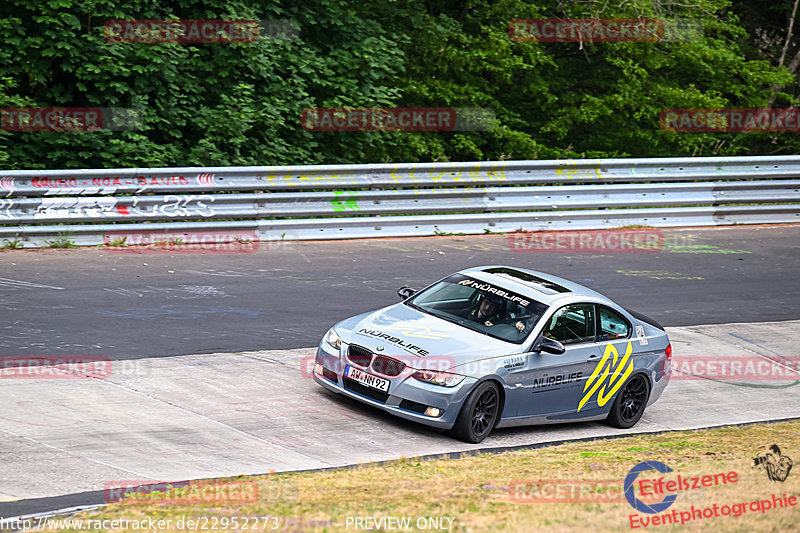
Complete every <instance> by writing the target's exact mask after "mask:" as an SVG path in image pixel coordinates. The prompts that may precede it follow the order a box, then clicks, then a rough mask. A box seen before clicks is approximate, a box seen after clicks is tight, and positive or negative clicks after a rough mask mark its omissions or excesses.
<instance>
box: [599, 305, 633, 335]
mask: <svg viewBox="0 0 800 533" xmlns="http://www.w3.org/2000/svg"><path fill="white" fill-rule="evenodd" d="M630 334H631V325H630V324H629V323H628V321H627V320H626V319H625V317H623V316H622V315H620V314H619V313H617V312H616V311H614V310H613V309H609V308H608V307H603V306H601V305H598V306H597V340H598V341H607V340H612V339H621V338H625V337H628V336H630Z"/></svg>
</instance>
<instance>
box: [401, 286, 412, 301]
mask: <svg viewBox="0 0 800 533" xmlns="http://www.w3.org/2000/svg"><path fill="white" fill-rule="evenodd" d="M415 294H417V291H416V290H414V289H412V288H411V287H400V288H399V289H397V295H398V296H399V297H400V299H401V300H408V299H409V298H411V297H412V296H414V295H415Z"/></svg>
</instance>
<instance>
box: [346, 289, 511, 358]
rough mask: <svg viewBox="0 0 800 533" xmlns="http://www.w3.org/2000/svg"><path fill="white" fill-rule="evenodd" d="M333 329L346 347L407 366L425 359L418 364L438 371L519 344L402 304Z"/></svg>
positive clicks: (358, 317)
mask: <svg viewBox="0 0 800 533" xmlns="http://www.w3.org/2000/svg"><path fill="white" fill-rule="evenodd" d="M336 329H337V330H338V331H339V333H340V335H342V340H343V341H345V342H347V343H349V344H358V345H361V346H364V347H365V348H369V349H370V350H372V351H373V352H374V353H377V354H385V355H390V356H392V357H397V358H399V359H401V360H402V361H404V362H406V363H407V364H409V365H411V366H414V365H415V364H417V363H416V361H417V360H422V359H425V360H427V361H426V362H425V363H422V362H421V361H420V362H419V364H420V365H421V366H422V367H425V368H428V367H431V360H432V359H435V360H436V362H435V364H434V365H433V366H434V367H436V368H439V369H441V370H445V369H452V368H454V367H457V366H458V365H462V364H464V363H469V362H474V361H477V360H481V359H485V358H487V357H496V356H501V355H507V354H512V353H519V352H521V351H522V345H519V344H514V343H509V342H505V341H502V340H499V339H495V338H493V337H490V336H488V335H485V334H483V333H480V332H477V331H472V330H470V329H468V328H465V327H463V326H460V325H458V324H454V323H452V322H448V321H447V320H443V319H441V318H437V317H435V316H433V315H429V314H426V313H423V312H420V311H417V310H416V309H414V308H412V307H409V306H407V305H404V304H402V303H401V304H396V305H392V306H389V307H384V308H383V309H378V310H377V311H373V312H371V313H366V314H363V315H358V316H355V317H352V318H350V319H348V320H345V321H343V322H342V323H340V324H339V325H338V326H337V328H336ZM419 367H420V366H417V367H415V368H419Z"/></svg>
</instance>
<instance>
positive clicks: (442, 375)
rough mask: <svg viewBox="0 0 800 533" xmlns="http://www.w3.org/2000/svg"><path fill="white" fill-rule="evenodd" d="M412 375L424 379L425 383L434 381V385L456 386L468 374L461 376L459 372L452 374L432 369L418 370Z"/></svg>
mask: <svg viewBox="0 0 800 533" xmlns="http://www.w3.org/2000/svg"><path fill="white" fill-rule="evenodd" d="M411 377H412V378H414V379H418V380H420V381H424V382H425V383H432V384H434V385H441V386H442V387H455V386H456V385H458V384H459V383H461V382H462V381H464V378H465V377H466V376H459V375H458V374H451V373H450V372H437V371H432V370H417V371H416V372H414V373H413V374H411Z"/></svg>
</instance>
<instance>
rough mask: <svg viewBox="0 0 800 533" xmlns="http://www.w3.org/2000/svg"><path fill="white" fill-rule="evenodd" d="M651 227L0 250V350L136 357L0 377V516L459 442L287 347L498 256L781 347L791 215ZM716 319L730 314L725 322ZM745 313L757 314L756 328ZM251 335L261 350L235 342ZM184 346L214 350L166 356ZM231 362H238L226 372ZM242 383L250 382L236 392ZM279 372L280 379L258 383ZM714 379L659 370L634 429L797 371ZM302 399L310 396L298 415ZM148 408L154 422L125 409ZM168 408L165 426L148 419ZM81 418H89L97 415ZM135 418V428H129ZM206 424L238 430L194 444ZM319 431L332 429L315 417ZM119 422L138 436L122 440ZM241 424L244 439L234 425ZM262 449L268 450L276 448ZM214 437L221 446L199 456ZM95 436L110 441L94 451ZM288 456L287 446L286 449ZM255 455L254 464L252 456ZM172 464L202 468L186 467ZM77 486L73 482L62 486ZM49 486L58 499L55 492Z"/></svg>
mask: <svg viewBox="0 0 800 533" xmlns="http://www.w3.org/2000/svg"><path fill="white" fill-rule="evenodd" d="M664 233H665V237H666V242H667V243H668V245H667V246H666V247H665V249H664V250H663V251H660V252H656V253H626V254H611V253H609V254H590V253H573V254H556V253H519V252H513V251H511V250H509V249H508V242H509V241H508V237H507V236H500V235H489V236H479V237H455V236H448V237H438V238H421V239H390V240H372V241H366V240H365V241H349V242H320V243H275V244H271V245H264V246H261V247H260V248H259V250H258V251H256V252H255V253H252V254H233V255H232V254H191V255H181V254H168V255H164V254H151V253H136V252H135V251H133V250H125V251H119V252H115V253H114V252H109V251H107V250H95V249H82V250H39V251H25V250H23V251H5V252H2V253H0V331H1V332H2V336H0V355H61V356H63V355H104V356H108V357H110V358H112V359H115V360H121V359H137V360H139V361H130V362H131V363H137V364H140V365H144V366H133V367H124V366H123V367H121V368H128V369H133V370H134V374H133V377H129V376H128V377H126V376H125V374H124V372H122V373H115V375H114V376H113V378H112V379H110V380H107V381H103V380H78V381H68V382H67V381H64V382H60V383H68V384H69V385H68V386H66V387H64V386H61V385H59V386H58V387H57V386H56V385H55V383H54V382H50V383H43V382H42V381H36V380H25V382H19V381H17V382H15V383H13V384H11V383H10V382H6V383H3V384H2V385H3V386H2V388H0V405H2V406H3V411H4V412H5V415H0V418H3V420H2V423H3V424H4V425H3V426H2V428H3V429H5V431H4V432H3V433H4V436H3V438H2V440H3V441H4V442H3V444H2V449H3V450H4V451H6V453H5V454H4V455H5V458H6V459H4V460H3V465H4V466H3V473H2V475H0V478H2V479H4V480H6V482H7V483H4V485H5V486H4V488H6V493H5V497H4V498H3V497H0V499H6V500H8V499H16V498H19V497H23V498H34V499H31V500H22V501H18V502H7V503H2V504H0V516H5V517H8V516H13V515H15V514H24V513H27V512H41V511H42V510H45V509H56V508H62V507H66V506H70V505H78V504H85V503H90V502H91V501H96V500H97V498H98V494H99V493H97V492H96V490H97V489H98V488H99V487H100V486H102V483H101V482H102V481H103V480H106V481H108V480H111V479H139V476H138V475H132V474H143V475H142V478H143V479H161V480H164V479H168V480H175V479H176V478H177V479H189V478H198V477H211V476H218V475H232V474H235V473H259V472H266V471H268V470H269V469H270V468H274V467H275V466H276V465H277V466H278V468H277V469H286V470H291V469H297V468H319V467H321V468H324V467H330V466H340V465H344V464H350V463H353V462H358V461H362V460H380V459H385V458H391V457H392V456H397V455H409V453H408V452H407V451H405V448H409V449H412V448H413V450H414V451H415V452H418V454H426V453H441V452H442V451H452V450H459V449H471V447H469V446H466V445H463V443H462V444H460V445H459V444H458V443H457V441H453V440H452V439H450V438H449V437H447V436H445V435H443V434H441V433H438V432H435V431H432V430H429V429H428V428H424V427H421V426H418V425H416V424H412V423H410V422H405V421H402V420H397V419H395V418H393V417H390V416H388V415H383V414H382V413H380V412H377V411H374V410H371V409H366V410H365V408H364V407H363V406H361V405H360V404H356V403H355V402H349V401H344V400H341V399H339V398H337V397H332V396H331V395H330V394H328V393H326V392H325V391H322V390H321V388H320V387H318V386H315V385H314V384H313V383H311V381H310V380H308V379H307V377H304V376H303V375H302V372H298V369H299V368H300V366H301V361H300V359H301V358H302V357H304V356H308V355H309V354H311V353H312V352H313V350H312V349H306V350H288V349H290V348H297V347H304V346H305V347H311V346H313V345H315V344H316V343H317V342H318V340H319V338H320V336H321V335H322V334H323V333H324V332H325V330H326V329H327V328H328V327H329V326H330V325H331V324H333V323H334V322H336V321H337V320H339V319H341V318H344V317H346V316H349V315H352V314H356V313H359V312H362V311H367V310H370V309H374V308H378V307H381V306H384V305H387V304H390V303H394V302H396V301H397V296H396V295H395V289H396V288H397V287H399V286H401V285H410V286H414V287H421V286H423V285H426V284H428V283H430V282H431V281H434V280H436V279H438V278H440V277H442V276H444V275H446V274H449V273H451V272H453V271H455V270H458V269H461V268H464V267H467V266H474V265H480V264H510V265H518V266H526V267H529V268H534V269H538V270H542V271H545V272H552V273H557V274H559V275H561V276H564V277H566V278H569V279H572V280H574V281H577V282H579V283H583V284H585V285H588V286H590V287H592V288H594V289H596V290H599V291H600V292H602V293H604V294H606V295H607V296H609V297H611V298H612V299H614V300H616V301H617V302H619V303H621V304H622V305H625V306H628V307H632V308H635V309H637V310H639V311H642V312H644V313H646V314H648V315H650V316H652V317H653V318H656V319H657V320H659V321H660V322H661V323H662V324H664V325H666V326H696V325H700V324H723V325H722V326H719V327H721V328H723V329H721V330H719V331H716V333H714V334H711V333H707V334H706V333H703V334H702V335H701V336H700V337H693V335H694V334H695V333H697V331H695V330H696V329H697V328H680V333H678V331H677V330H675V331H676V332H675V335H676V339H677V338H680V339H681V342H684V343H685V346H687V347H692V346H694V349H695V351H696V353H697V354H707V353H708V352H709V350H710V349H712V348H713V347H714V346H724V347H725V348H724V351H725V350H728V349H729V348H730V346H729V341H730V339H731V338H736V339H738V340H736V341H735V342H736V343H738V344H736V349H737V350H738V349H742V350H744V351H746V352H748V353H749V352H753V351H755V352H759V351H761V352H763V353H761V355H763V356H764V357H771V355H770V354H772V355H774V354H775V353H780V354H781V355H783V356H796V355H797V354H796V346H797V342H798V341H797V339H796V338H794V337H795V336H796V335H797V331H798V329H800V326H798V323H793V322H782V323H778V324H777V325H775V324H767V323H766V322H771V321H786V320H792V319H798V318H800V297H799V296H800V283H798V281H797V280H798V279H800V278H798V273H799V272H798V270H800V267H798V264H797V263H798V261H797V258H798V257H800V253H799V252H800V226H783V227H769V226H764V227H734V228H723V229H711V228H709V229H687V230H677V231H664ZM731 322H741V323H746V324H744V325H742V326H740V327H733V326H731V325H730V324H729V323H731ZM757 323H765V324H763V328H765V329H759V327H758V324H757ZM754 324H755V325H754ZM703 327H706V326H703ZM753 327H755V328H756V329H747V328H753ZM745 329H747V331H746V333H745ZM703 335H705V336H703ZM724 339H727V342H726V341H725V340H724ZM776 342H777V344H775V343H776ZM754 346H756V347H757V348H754ZM251 350H272V351H271V352H263V353H262V355H241V352H245V351H251ZM677 350H678V345H677V344H676V352H677ZM793 350H794V352H795V353H792V351H793ZM187 354H214V355H211V356H205V357H204V356H202V355H188V356H187V357H176V356H183V355H187ZM156 358H159V359H156ZM239 365H244V366H240V368H238V369H237V368H236V367H237V366H239ZM251 365H256V366H251ZM258 365H261V366H258ZM143 368H144V369H145V372H144V375H143V376H142V375H141V373H140V371H141V370H142V369H143ZM231 370H233V371H234V374H235V377H236V378H238V377H239V376H247V377H248V379H250V380H251V381H252V380H254V379H255V381H252V383H249V386H245V387H242V385H241V383H240V382H239V380H238V379H235V378H232V379H231V380H230V382H229V383H222V382H219V380H220V378H219V376H220V375H221V373H224V372H229V371H231ZM254 376H255V377H258V376H272V377H271V379H270V380H263V379H256V378H255V377H254ZM181 377H183V378H185V379H186V380H187V381H186V382H182V381H181V379H180V378H181ZM126 380H127V381H126ZM137 380H138V381H137ZM260 381H264V383H263V384H262V385H261V388H254V387H256V386H257V385H258V383H260ZM218 382H219V383H218ZM287 383H288V384H291V386H290V387H289V388H290V389H292V390H291V394H286V395H284V394H281V393H275V392H273V393H271V394H272V395H270V394H268V392H269V391H274V390H279V387H278V385H279V384H287ZM212 385H213V386H212ZM706 385H707V384H706ZM36 387H39V388H38V389H37V388H36ZM59 387H61V388H59ZM69 387H75V388H74V389H69ZM81 387H89V388H84V389H82V388H81ZM91 387H100V388H99V389H92V388H91ZM202 387H210V389H207V388H206V389H204V388H202ZM727 387H730V385H728V384H714V385H713V388H711V387H707V386H705V385H703V384H702V383H697V382H681V383H678V384H676V386H675V387H672V386H671V387H670V388H668V392H671V394H670V396H671V397H672V399H669V397H668V396H667V395H666V394H665V397H664V398H662V400H661V401H659V402H658V403H657V404H656V405H655V406H653V408H652V409H651V410H649V411H648V412H647V413H646V414H645V418H643V420H642V422H640V424H639V425H637V427H635V428H634V430H637V431H659V430H665V429H667V430H669V429H678V428H682V427H687V426H686V423H687V412H694V411H695V410H697V409H698V408H702V409H703V413H704V417H699V418H696V419H694V418H692V419H690V420H688V422H691V423H690V424H689V426H688V427H702V426H703V425H706V426H708V425H716V424H727V423H746V422H749V421H756V420H771V419H779V418H790V417H797V416H800V412H798V411H797V409H798V405H800V401H798V400H800V398H798V397H796V394H797V393H796V392H795V391H794V388H797V387H796V386H795V387H793V388H792V389H786V390H782V389H781V390H769V389H758V388H753V389H752V390H749V389H746V388H741V387H740V388H737V389H728V388H727ZM109 391H116V392H115V393H114V394H112V393H111V392H109ZM176 391H177V392H176ZM180 391H183V392H180ZM242 391H245V392H247V391H249V392H247V394H244V392H242ZM275 394H277V395H275ZM787 394H789V395H790V396H791V397H787ZM107 398H111V399H112V400H107ZM132 398H136V400H135V401H134V400H132ZM252 398H258V399H259V400H258V401H256V402H253V400H252ZM177 399H179V400H177ZM287 399H288V401H289V403H291V402H295V403H294V404H292V405H293V406H294V407H292V405H289V408H287V411H292V412H291V413H288V412H287V413H281V412H280V411H281V410H280V409H278V408H276V405H282V404H286V402H287ZM731 399H734V400H735V401H731ZM306 400H307V403H306ZM665 400H666V401H665ZM20 402H21V403H20ZM26 402H27V403H26ZM75 402H78V403H75ZM148 402H155V403H153V404H152V405H149V404H148ZM237 402H238V403H237ZM241 402H244V403H243V404H242V403H241ZM79 404H80V405H79ZM248 405H249V407H247V406H248ZM124 406H130V407H129V412H127V416H128V417H129V418H128V419H125V418H124V417H122V418H118V417H117V414H119V413H120V412H121V411H124V409H123V407H124ZM154 406H157V407H158V409H155V410H153V409H154ZM170 406H171V407H170ZM234 406H235V407H234ZM709 406H710V408H709ZM740 406H747V408H746V409H741V408H739V407H740ZM245 407H247V408H246V409H245ZM676 408H677V410H676ZM173 409H174V410H173ZM308 409H311V410H312V411H314V410H317V411H318V412H316V413H312V414H311V415H309V413H308V412H306V413H304V411H307V410H308ZM276 411H278V416H277V420H278V426H279V429H278V430H277V431H276V427H275V423H276V422H274V421H273V422H268V420H269V418H268V417H269V416H270V415H272V416H273V417H274V416H275V414H276ZM109 412H111V413H112V414H111V415H109ZM149 412H152V413H153V415H152V418H150V417H147V416H144V417H143V418H142V416H143V413H144V414H146V413H149ZM167 415H169V416H171V417H174V418H169V420H171V421H172V422H175V421H176V420H178V421H180V423H172V422H171V423H170V424H169V427H165V426H163V424H164V420H166V419H168V418H165V417H167ZM104 417H107V418H104ZM314 417H318V419H315V418H314ZM319 417H321V418H319ZM302 419H307V420H306V421H307V422H308V421H309V419H310V424H311V425H310V426H309V429H307V430H300V431H298V430H296V427H297V426H296V424H297V422H298V421H300V420H302ZM97 420H102V421H103V423H102V424H101V423H99V422H97V424H95V421H97ZM137 420H138V421H139V423H140V426H139V427H137V426H135V425H134V423H135V422H136V421H137ZM354 420H355V422H354ZM323 421H324V423H323ZM678 421H680V422H678ZM348 423H352V424H355V425H356V426H358V428H359V430H360V432H361V433H363V434H364V435H365V436H364V438H366V439H367V441H365V443H372V444H377V451H375V452H374V453H371V454H369V456H366V455H365V456H358V457H356V456H351V455H348V454H347V453H341V452H340V451H337V450H335V449H327V450H326V449H325V443H326V442H331V441H332V440H334V441H335V439H340V440H341V439H344V436H343V435H345V436H348V435H349V436H352V435H354V434H358V433H359V432H357V431H351V430H350V429H345V430H342V429H341V427H345V428H347V427H348V426H347V424H348ZM695 423H699V424H700V425H692V424H695ZM198 424H199V425H198ZM95 426H96V427H95ZM221 426H225V430H226V431H232V432H233V433H235V434H236V435H238V437H236V435H233V434H231V435H228V437H227V438H220V439H217V440H216V442H215V441H214V440H213V439H212V440H208V439H209V436H210V435H213V434H214V433H215V432H216V431H218V430H219V427H221ZM336 427H339V428H340V429H339V431H340V433H338V434H337V433H336V431H333V430H330V428H336ZM187 428H197V429H196V430H195V431H194V432H189V431H188V429H187ZM314 428H323V431H322V434H320V435H317V436H316V437H315V436H314ZM325 428H327V429H325ZM329 430H330V431H329ZM126 431H127V433H126ZM341 431H345V433H344V434H342V433H341ZM612 434H614V432H612V431H609V429H608V428H607V427H606V426H603V425H602V424H594V423H593V424H573V425H569V426H564V427H561V426H559V427H552V428H551V427H548V428H546V429H537V430H533V431H532V430H530V429H529V428H528V429H510V430H502V431H498V432H497V434H496V435H495V434H493V435H491V436H490V439H491V440H489V441H487V442H485V443H484V445H485V446H488V447H498V446H499V447H503V446H519V445H526V444H533V443H537V442H551V441H554V440H556V441H557V440H569V439H574V438H581V437H591V436H608V435H612ZM123 436H126V437H130V438H141V439H142V440H141V442H139V443H138V444H136V443H134V444H135V445H133V446H130V445H129V444H130V441H127V442H126V441H125V439H124V438H121V437H123ZM239 437H240V438H242V439H243V440H241V441H237V438H239ZM386 438H389V440H391V441H392V442H394V443H397V442H398V441H402V442H404V443H406V445H404V450H403V452H402V453H395V452H394V451H393V449H392V448H391V447H389V446H387V445H386V444H385V443H384V442H383V441H382V439H386ZM404 438H405V439H406V440H403V439H404ZM48 439H50V440H49V441H48ZM109 439H111V440H110V442H114V439H117V441H116V442H117V443H118V445H117V446H114V447H112V448H110V449H109V450H105V449H104V448H105V447H104V445H103V443H104V442H109ZM176 439H177V440H176ZM181 439H183V440H187V439H188V440H189V441H190V442H192V443H197V444H198V445H199V448H198V447H195V448H194V449H187V450H185V451H188V452H192V453H197V450H198V449H199V450H201V451H202V450H212V452H211V455H212V456H209V457H204V458H202V459H203V460H197V459H201V458H199V457H196V458H195V459H196V460H194V461H191V462H184V463H181V462H180V461H178V460H177V459H176V458H175V457H173V458H170V457H169V453H168V452H167V451H166V450H169V449H172V450H173V451H174V450H179V451H180V450H181V446H180V445H177V446H176V445H175V443H176V442H182V440H181ZM249 439H256V440H260V444H259V445H258V446H257V447H256V452H254V453H253V454H251V455H243V456H242V455H239V454H237V453H235V450H232V449H226V447H227V446H228V445H229V444H230V443H233V442H239V446H242V447H243V448H242V450H245V449H251V448H252V447H253V443H252V442H250V440H249ZM344 440H347V439H344ZM408 443H411V444H413V446H410V447H409V445H408ZM454 443H455V444H454ZM54 444H55V448H54V447H53V445H54ZM45 448H47V449H46V450H45ZM153 449H156V450H164V453H166V454H167V455H166V457H163V458H161V459H157V460H153V455H152V453H149V452H150V451H151V450H153ZM276 449H277V450H281V452H280V453H279V454H276V452H275V450H276ZM77 450H80V452H77ZM141 450H144V451H146V452H148V453H146V454H144V457H145V459H146V461H145V462H143V463H142V464H145V465H152V468H151V467H150V466H148V468H151V470H149V471H147V472H141V470H137V468H139V467H140V466H141V465H137V463H136V458H137V454H141V453H142V452H141ZM220 450H222V452H221V453H222V455H215V454H218V453H219V451H220ZM305 450H311V451H305ZM111 451H113V452H115V454H112V455H109V456H107V457H105V458H104V457H101V456H102V454H103V453H110V452H111ZM90 452H92V453H93V452H97V454H99V455H97V456H93V455H92V453H90ZM126 454H127V455H126ZM298 455H302V456H303V458H302V459H301V460H298V457H297V456H298ZM265 457H266V458H267V459H269V461H267V462H263V461H264V458H265ZM309 457H310V459H309ZM140 459H141V457H140ZM85 461H89V463H91V464H90V466H92V469H88V468H87V464H89V463H86V462H85ZM126 461H127V463H126ZM276 461H277V463H280V464H279V465H278V464H277V463H276ZM103 463H106V464H105V465H103ZM123 463H126V464H124V465H123V466H120V465H122V464H123ZM190 464H191V465H196V464H203V465H207V468H206V469H205V470H203V469H200V470H198V469H195V470H191V469H189V468H187V466H188V465H190ZM98 465H99V466H98ZM159 465H161V467H159ZM270 465H272V466H270ZM159 468H160V469H159ZM182 468H183V469H182ZM89 472H91V475H90V474H89ZM126 473H127V474H128V475H126ZM10 480H22V481H21V485H17V486H16V487H14V486H12V485H13V483H8V481H10ZM76 491H89V492H84V493H82V494H73V495H69V493H70V492H76ZM59 494H60V495H63V496H60V497H59V496H55V495H59ZM0 496H3V490H2V489H0ZM54 496H55V497H54ZM99 497H100V498H101V496H99ZM36 498H40V499H36ZM101 501H102V500H101Z"/></svg>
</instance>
